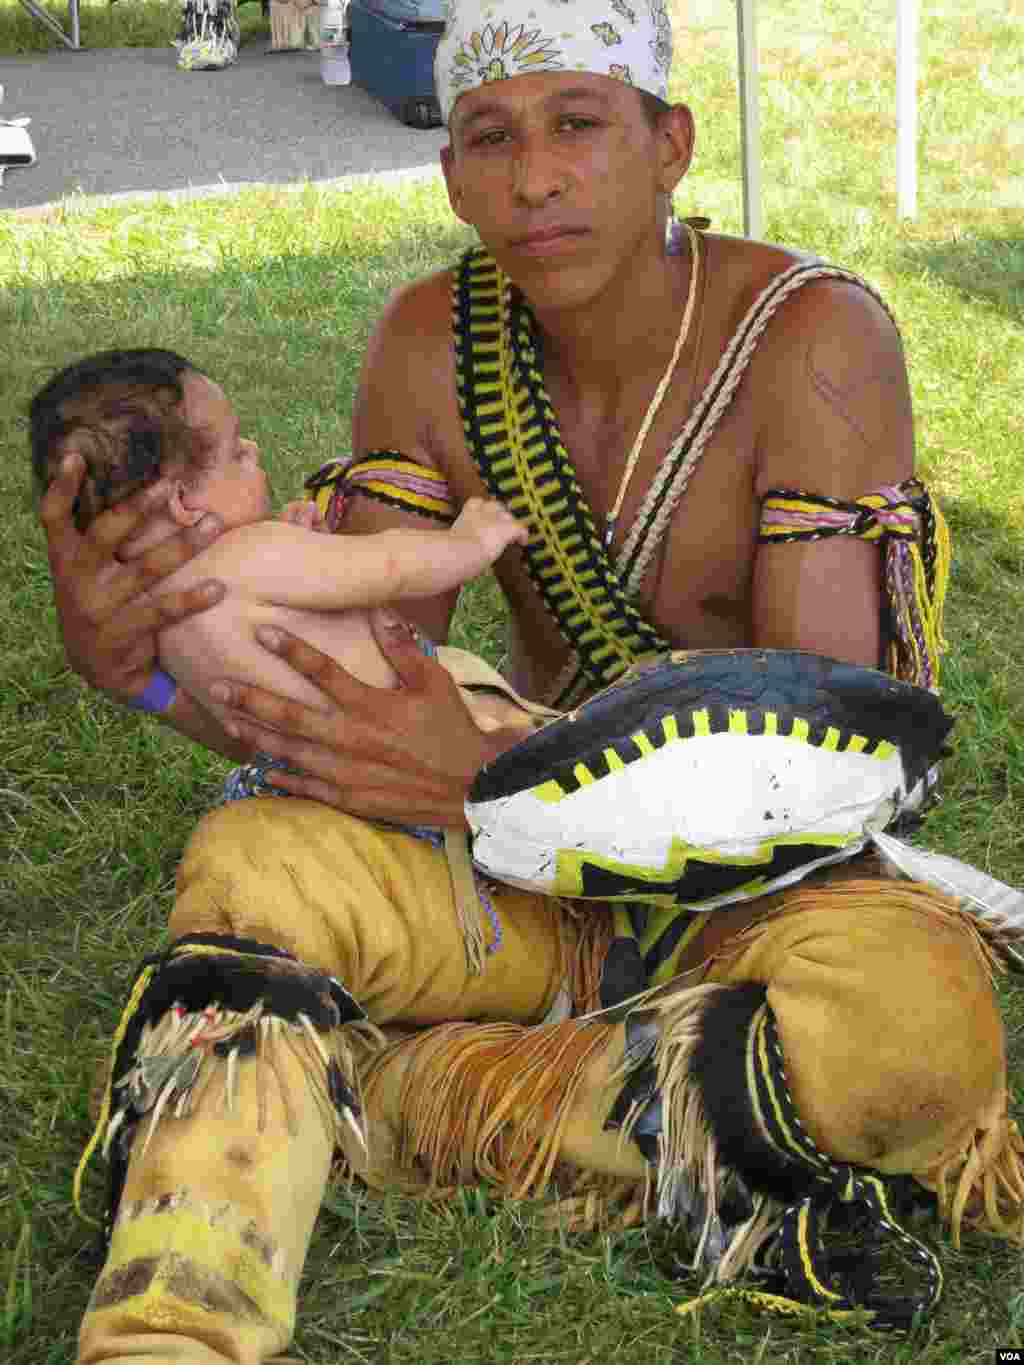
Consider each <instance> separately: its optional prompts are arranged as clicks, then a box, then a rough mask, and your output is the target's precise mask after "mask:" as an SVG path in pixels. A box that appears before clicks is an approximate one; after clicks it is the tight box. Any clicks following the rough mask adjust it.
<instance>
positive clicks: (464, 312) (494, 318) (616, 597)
mask: <svg viewBox="0 0 1024 1365" xmlns="http://www.w3.org/2000/svg"><path fill="white" fill-rule="evenodd" d="M453 309H454V317H453V331H454V340H455V361H456V382H457V387H458V401H459V408H460V411H461V415H462V421H463V426H464V429H465V432H466V440H467V444H468V446H469V449H470V453H471V454H472V456H473V460H474V462H475V464H476V467H477V469H478V471H479V473H480V477H481V478H482V479H483V481H484V483H485V484H486V485H487V487H488V489H489V490H490V492H491V494H492V496H493V497H496V498H498V499H499V500H500V501H501V502H503V503H504V504H505V506H506V507H508V509H509V511H510V512H512V514H513V515H514V516H516V517H517V518H518V519H519V520H520V521H522V522H523V524H524V525H525V526H526V527H527V528H528V529H529V533H530V539H529V541H528V542H527V544H526V546H525V548H524V550H523V559H524V563H525V566H526V570H527V572H528V573H529V575H530V578H531V580H532V582H533V584H534V586H535V588H536V589H537V592H538V594H539V596H540V598H541V600H542V601H543V602H544V605H545V606H546V608H547V610H548V611H549V612H550V614H551V616H552V618H553V619H554V621H555V623H556V624H557V626H558V629H559V631H560V633H561V635H562V637H563V638H564V639H565V641H566V642H567V643H568V644H569V646H570V647H571V649H572V650H573V652H574V655H575V656H576V659H577V660H578V671H579V678H578V686H576V687H574V688H573V689H571V694H570V692H566V693H563V694H560V695H558V696H556V697H552V698H550V701H551V704H552V705H553V706H555V707H558V708H562V707H564V706H566V705H569V704H571V702H572V701H575V700H577V699H578V698H577V693H578V694H579V695H585V694H586V693H587V692H590V691H593V690H594V689H595V688H596V687H599V686H602V685H606V684H608V683H610V682H612V681H613V680H614V679H615V678H617V677H618V676H619V675H620V674H622V673H623V672H625V670H626V669H627V668H628V667H629V665H630V664H631V663H633V662H634V661H635V660H636V659H637V658H638V657H640V656H641V655H643V654H649V653H663V652H664V651H666V650H668V649H669V648H670V646H669V644H668V642H667V641H665V640H663V639H662V638H661V637H660V636H659V634H658V633H657V631H655V630H654V628H653V627H652V626H650V625H649V624H648V623H647V622H646V621H645V620H644V619H643V617H641V615H640V614H639V612H638V611H637V610H636V608H635V607H634V606H633V605H632V604H631V603H630V602H629V601H628V600H627V598H626V596H625V594H624V593H623V591H622V586H621V584H620V582H619V579H618V577H617V575H616V573H615V570H614V569H613V568H612V565H611V562H610V561H609V559H608V556H607V554H606V553H605V550H604V547H603V545H602V544H601V540H600V537H599V536H598V534H597V530H596V527H595V524H594V519H593V515H592V513H591V511H590V508H589V507H588V506H587V502H586V499H585V498H584V496H583V491H582V489H581V488H580V485H579V482H578V480H577V478H576V473H575V470H574V469H573V466H572V461H571V460H570V458H569V454H568V452H567V451H566V449H565V447H564V445H563V444H562V440H561V435H560V433H559V430H558V424H557V420H556V418H555V414H554V411H553V409H552V407H551V404H550V401H549V400H548V397H547V394H546V392H545V390H544V379H543V374H542V372H541V369H540V364H539V359H538V356H537V354H536V350H535V337H534V330H533V317H532V314H531V313H530V310H529V308H528V307H527V305H526V301H525V299H523V297H522V295H521V294H519V291H518V290H516V289H515V288H514V286H512V284H511V282H510V281H509V280H508V279H507V277H506V276H505V275H504V274H503V273H502V271H501V270H500V269H499V267H498V266H497V264H496V262H495V261H494V260H493V259H492V258H491V257H490V256H489V255H488V253H487V252H486V251H485V250H484V249H483V248H482V247H475V248H472V249H471V250H469V251H467V252H466V253H465V254H464V255H463V257H462V260H461V263H460V266H459V269H458V270H457V271H456V273H455V281H454V288H453Z"/></svg>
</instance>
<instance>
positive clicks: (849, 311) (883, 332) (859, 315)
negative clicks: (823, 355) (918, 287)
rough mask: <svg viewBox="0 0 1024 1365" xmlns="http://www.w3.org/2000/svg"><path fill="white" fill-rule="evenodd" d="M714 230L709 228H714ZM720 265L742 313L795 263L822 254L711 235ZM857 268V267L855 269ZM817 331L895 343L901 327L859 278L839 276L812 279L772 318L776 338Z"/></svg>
mask: <svg viewBox="0 0 1024 1365" xmlns="http://www.w3.org/2000/svg"><path fill="white" fill-rule="evenodd" d="M709 236H710V234H709ZM710 239H711V242H712V244H713V250H714V253H715V260H716V268H720V269H721V270H722V273H723V275H724V276H725V277H726V278H727V279H730V280H731V281H732V284H731V288H732V290H733V306H734V311H736V312H738V313H739V314H740V315H741V316H742V315H743V314H745V313H746V312H747V311H749V309H750V308H751V307H752V306H753V304H754V303H755V301H756V300H757V298H758V296H759V295H760V294H761V293H763V292H764V290H765V289H767V288H769V287H770V285H771V284H772V282H773V281H774V280H775V279H777V278H778V277H779V276H780V275H782V274H784V273H785V272H786V271H787V270H789V269H791V267H793V266H795V265H822V266H827V265H828V262H826V261H824V260H823V259H822V257H820V256H817V255H814V254H812V253H811V252H806V251H797V250H796V249H795V248H792V247H785V246H779V245H777V244H775V243H772V242H754V241H749V240H747V239H746V238H742V237H727V236H724V235H720V234H716V235H714V236H710ZM850 273H855V272H850ZM810 336H814V337H816V338H818V339H819V340H820V339H821V338H824V337H833V338H836V339H837V340H838V341H839V343H840V344H843V343H845V342H846V341H848V340H851V339H856V338H858V337H859V338H860V339H861V340H862V341H863V342H865V343H866V344H867V345H869V346H875V345H879V344H883V345H887V346H888V345H891V344H892V343H893V341H894V340H895V339H896V337H897V333H896V327H895V324H894V322H893V320H892V317H891V314H890V313H889V311H888V309H887V307H886V306H885V305H884V304H883V303H881V302H879V300H878V298H876V297H875V295H874V294H873V293H872V292H870V290H869V289H865V288H864V287H863V285H862V284H858V283H856V282H855V281H849V280H844V279H842V278H836V277H834V276H831V277H830V276H825V277H822V278H820V279H816V280H813V281H811V282H809V283H807V284H805V285H803V287H802V288H800V289H799V290H798V291H796V292H795V293H794V294H793V295H792V296H791V297H790V298H788V299H787V300H786V303H785V306H784V308H783V309H782V310H781V312H780V313H779V314H778V315H777V321H776V322H773V324H772V336H771V338H770V339H771V340H775V339H779V340H782V339H791V338H796V339H799V338H801V337H804V338H806V337H810Z"/></svg>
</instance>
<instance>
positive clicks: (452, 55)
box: [434, 0, 672, 123]
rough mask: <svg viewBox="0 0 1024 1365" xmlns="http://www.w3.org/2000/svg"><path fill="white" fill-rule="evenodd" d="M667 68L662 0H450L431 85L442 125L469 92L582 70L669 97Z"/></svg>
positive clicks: (668, 36)
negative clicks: (539, 75) (535, 76)
mask: <svg viewBox="0 0 1024 1365" xmlns="http://www.w3.org/2000/svg"><path fill="white" fill-rule="evenodd" d="M671 65H672V27H671V24H670V23H669V17H668V12H667V10H666V0H526V2H525V3H523V0H519V3H516V0H448V5H447V13H446V17H445V29H444V33H443V35H442V37H441V41H440V43H439V44H438V48H437V56H436V57H435V60H434V81H435V85H436V88H437V98H438V100H439V101H440V104H441V112H442V114H443V116H444V120H445V122H446V123H447V122H448V119H449V116H450V114H451V111H452V107H453V106H454V104H455V101H456V100H457V99H458V98H459V96H460V95H462V94H465V92H466V91H467V90H475V89H476V88H477V86H480V85H483V84H484V83H485V82H487V81H505V80H510V79H511V78H512V77H513V76H526V75H533V74H534V73H537V72H547V71H566V72H569V71H587V72H591V73H593V74H595V75H599V76H610V77H612V78H613V79H614V80H619V81H624V82H625V83H626V84H627V85H634V86H636V87H637V89H638V90H647V91H649V92H650V94H652V95H656V96H657V97H658V99H662V100H667V99H668V73H669V68H670V66H671Z"/></svg>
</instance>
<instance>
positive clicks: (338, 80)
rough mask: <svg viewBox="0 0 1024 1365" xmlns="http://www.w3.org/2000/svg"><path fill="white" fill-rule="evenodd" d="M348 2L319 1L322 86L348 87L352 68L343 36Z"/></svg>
mask: <svg viewBox="0 0 1024 1365" xmlns="http://www.w3.org/2000/svg"><path fill="white" fill-rule="evenodd" d="M347 9H348V0H320V78H321V80H322V81H323V83H324V85H349V84H350V83H351V81H352V68H351V66H350V65H349V60H348V39H347V37H346V35H345V20H346V11H347Z"/></svg>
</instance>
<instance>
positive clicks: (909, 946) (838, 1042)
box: [767, 923, 1006, 1174]
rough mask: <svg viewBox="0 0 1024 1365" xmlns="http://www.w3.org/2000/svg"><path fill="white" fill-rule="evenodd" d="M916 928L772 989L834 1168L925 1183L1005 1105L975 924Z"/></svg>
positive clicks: (798, 1077) (798, 1088)
mask: <svg viewBox="0 0 1024 1365" xmlns="http://www.w3.org/2000/svg"><path fill="white" fill-rule="evenodd" d="M921 927H922V926H921V925H916V926H914V929H915V932H908V933H907V935H906V936H905V937H904V938H903V939H902V940H901V939H899V938H897V939H896V940H894V941H892V942H891V943H889V944H888V945H885V944H884V943H883V942H882V940H881V939H879V940H876V941H875V942H874V943H873V944H869V945H864V944H862V945H861V954H860V959H859V961H858V960H852V961H851V962H850V963H849V964H848V966H847V967H846V969H845V970H839V969H837V968H835V967H833V968H832V970H831V971H828V972H825V973H820V972H815V971H813V969H812V970H810V971H808V970H807V964H803V963H797V964H794V965H793V967H792V968H791V969H790V970H788V971H786V972H784V973H783V974H782V978H781V979H780V980H777V981H774V982H771V983H769V986H768V994H767V999H768V1003H769V1005H770V1006H771V1007H772V1009H773V1010H774V1011H775V1015H776V1020H777V1024H778V1031H779V1038H780V1041H781V1045H782V1051H783V1054H784V1056H785V1059H786V1071H787V1078H788V1082H789V1086H790V1090H791V1093H792V1095H793V1099H794V1102H795V1104H796V1108H797V1111H798V1112H799V1114H800V1116H801V1119H802V1121H803V1122H804V1124H805V1125H806V1127H807V1129H808V1131H809V1132H810V1133H811V1135H812V1137H814V1139H815V1141H816V1142H817V1143H818V1145H819V1146H820V1147H821V1148H822V1149H823V1150H825V1151H827V1152H828V1153H829V1155H830V1156H832V1157H833V1158H834V1159H837V1160H840V1161H847V1162H852V1163H855V1164H858V1165H864V1166H870V1167H873V1168H874V1169H876V1170H880V1171H883V1172H886V1173H889V1174H902V1173H907V1174H922V1173H923V1172H925V1171H927V1170H930V1169H932V1168H934V1167H935V1166H937V1165H941V1164H943V1163H944V1162H946V1161H949V1160H951V1159H953V1158H954V1157H955V1155H956V1154H957V1153H960V1152H963V1151H964V1150H966V1148H967V1147H968V1146H969V1144H970V1143H971V1141H972V1139H973V1137H974V1134H975V1132H976V1131H977V1130H978V1129H979V1128H983V1127H986V1126H987V1125H988V1124H989V1123H990V1122H992V1121H994V1120H995V1119H996V1118H997V1117H998V1116H999V1115H1000V1114H1001V1112H1002V1110H1003V1108H1005V1103H1006V1090H1005V1077H1006V1056H1005V1041H1004V1031H1003V1024H1002V1019H1001V1017H1000V1014H999V1009H998V1006H997V1002H996V998H995V993H994V990H993V988H992V983H991V979H990V975H989V971H988V968H987V965H986V963H985V961H984V958H983V955H982V952H981V951H980V945H979V943H978V941H977V939H976V938H975V936H974V935H973V934H972V933H971V932H970V931H968V930H967V929H966V928H965V927H961V926H953V925H948V924H942V923H938V924H936V925H934V926H932V927H931V932H920V930H921Z"/></svg>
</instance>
